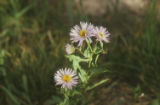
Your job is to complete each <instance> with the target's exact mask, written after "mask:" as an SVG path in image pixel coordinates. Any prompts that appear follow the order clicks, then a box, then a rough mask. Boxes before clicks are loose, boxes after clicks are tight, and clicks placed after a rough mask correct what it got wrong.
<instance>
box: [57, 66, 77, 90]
mask: <svg viewBox="0 0 160 105" xmlns="http://www.w3.org/2000/svg"><path fill="white" fill-rule="evenodd" d="M54 80H55V82H56V85H61V88H67V89H72V87H73V86H76V85H77V84H78V76H77V75H76V73H75V72H74V71H73V70H72V69H69V68H65V69H60V70H58V71H57V72H56V74H55V75H54Z"/></svg>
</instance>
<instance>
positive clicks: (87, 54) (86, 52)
mask: <svg viewBox="0 0 160 105" xmlns="http://www.w3.org/2000/svg"><path fill="white" fill-rule="evenodd" d="M84 56H85V57H86V58H89V57H90V56H91V52H90V50H89V48H87V49H86V50H85V51H84Z"/></svg>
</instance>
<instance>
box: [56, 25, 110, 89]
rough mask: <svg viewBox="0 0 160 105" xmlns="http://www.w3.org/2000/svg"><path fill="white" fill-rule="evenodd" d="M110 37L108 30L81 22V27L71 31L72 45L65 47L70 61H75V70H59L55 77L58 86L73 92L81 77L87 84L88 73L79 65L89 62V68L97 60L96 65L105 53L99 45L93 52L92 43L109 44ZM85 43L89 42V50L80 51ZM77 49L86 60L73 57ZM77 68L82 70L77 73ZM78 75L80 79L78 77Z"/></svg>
mask: <svg viewBox="0 0 160 105" xmlns="http://www.w3.org/2000/svg"><path fill="white" fill-rule="evenodd" d="M109 36H110V33H109V32H108V30H107V29H106V28H105V27H102V26H94V25H93V24H91V23H87V22H80V25H75V26H74V27H73V28H72V29H71V31H70V40H71V43H72V44H67V45H66V46H65V48H66V53H67V54H68V57H69V59H70V60H71V61H73V68H74V69H75V70H73V69H70V68H65V69H60V70H58V71H57V72H56V73H55V75H54V80H55V82H56V85H61V88H65V89H70V90H71V89H72V88H73V87H74V86H76V85H77V84H78V78H79V77H80V79H81V80H82V82H84V83H87V82H86V81H87V77H86V75H87V73H86V71H84V70H83V69H82V68H81V67H80V65H79V63H80V62H82V61H84V62H88V63H89V67H90V65H91V64H93V62H92V60H95V61H94V63H96V61H97V59H98V56H99V54H100V53H101V52H102V51H103V47H102V46H101V47H99V46H98V45H97V44H95V46H94V50H93V49H92V48H91V43H93V42H94V41H96V42H100V43H102V42H105V43H108V42H109ZM84 42H87V45H88V48H89V49H88V48H87V49H85V51H84V52H83V51H81V50H80V49H81V48H80V47H82V45H83V43H84ZM73 44H78V47H76V48H75V47H74V45H73ZM76 49H79V51H81V53H82V55H83V56H84V57H85V58H83V57H79V56H75V55H73V56H72V55H71V54H72V53H74V52H75V51H76ZM94 54H95V56H96V58H95V59H92V58H93V57H94V56H93V55H94ZM74 66H75V67H74ZM77 68H78V69H81V70H80V71H79V72H77V70H76V69H77ZM77 73H78V75H79V77H78V76H77ZM84 78H85V79H84Z"/></svg>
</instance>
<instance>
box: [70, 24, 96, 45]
mask: <svg viewBox="0 0 160 105" xmlns="http://www.w3.org/2000/svg"><path fill="white" fill-rule="evenodd" d="M93 30H94V26H93V25H92V24H91V23H89V24H88V23H87V22H80V26H78V25H75V26H74V27H73V28H72V29H71V32H70V37H71V38H70V39H71V41H72V43H77V42H78V46H81V45H82V44H83V41H84V40H85V39H88V40H89V41H90V43H91V42H92V40H91V37H92V36H94V33H93V32H94V31H93Z"/></svg>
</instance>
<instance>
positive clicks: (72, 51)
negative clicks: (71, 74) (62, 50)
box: [66, 44, 75, 54]
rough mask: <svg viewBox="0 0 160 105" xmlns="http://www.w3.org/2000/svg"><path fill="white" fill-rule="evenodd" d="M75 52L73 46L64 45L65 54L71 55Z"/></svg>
mask: <svg viewBox="0 0 160 105" xmlns="http://www.w3.org/2000/svg"><path fill="white" fill-rule="evenodd" d="M74 52H75V48H74V46H73V45H70V44H66V53H67V54H72V53H74Z"/></svg>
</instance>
